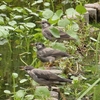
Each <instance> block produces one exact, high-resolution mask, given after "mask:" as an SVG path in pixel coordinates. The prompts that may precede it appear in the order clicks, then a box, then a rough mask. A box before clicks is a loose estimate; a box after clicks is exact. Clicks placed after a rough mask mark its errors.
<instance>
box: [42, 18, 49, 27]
mask: <svg viewBox="0 0 100 100" xmlns="http://www.w3.org/2000/svg"><path fill="white" fill-rule="evenodd" d="M41 25H42V28H47V27H49V26H50V23H48V22H47V21H45V20H44V21H42V22H41Z"/></svg>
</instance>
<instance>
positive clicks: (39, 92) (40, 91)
mask: <svg viewBox="0 0 100 100" xmlns="http://www.w3.org/2000/svg"><path fill="white" fill-rule="evenodd" d="M34 96H35V98H36V99H41V98H46V97H50V91H49V90H48V88H47V87H44V86H39V87H37V88H36V90H35V93H34Z"/></svg>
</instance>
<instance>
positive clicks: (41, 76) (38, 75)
mask: <svg viewBox="0 0 100 100" xmlns="http://www.w3.org/2000/svg"><path fill="white" fill-rule="evenodd" d="M22 70H25V71H26V73H27V74H28V75H29V76H30V77H31V78H32V79H33V80H34V81H35V82H37V83H38V84H40V85H42V86H48V87H49V89H51V86H55V85H61V84H63V83H67V82H69V83H72V80H70V79H66V78H62V77H60V76H58V75H57V74H54V73H52V72H50V71H49V70H42V69H35V68H34V67H33V66H23V67H22Z"/></svg>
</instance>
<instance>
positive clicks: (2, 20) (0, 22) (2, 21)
mask: <svg viewBox="0 0 100 100" xmlns="http://www.w3.org/2000/svg"><path fill="white" fill-rule="evenodd" d="M2 24H4V19H3V17H1V16H0V25H2Z"/></svg>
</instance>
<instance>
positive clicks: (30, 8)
mask: <svg viewBox="0 0 100 100" xmlns="http://www.w3.org/2000/svg"><path fill="white" fill-rule="evenodd" d="M85 3H87V1H86V0H85V1H84V0H74V1H73V0H69V1H68V2H67V0H58V1H56V0H45V1H43V0H35V1H34V0H33V1H32V0H20V1H18V0H3V1H0V12H1V13H0V45H1V46H4V47H7V45H8V46H9V50H10V53H11V54H13V53H14V51H13V49H15V50H21V51H20V52H19V54H18V55H17V57H18V59H20V60H21V64H20V65H22V64H25V65H32V66H35V67H36V68H37V67H40V66H45V65H44V64H42V63H41V62H40V61H39V60H38V59H37V56H36V48H35V47H31V46H30V44H31V43H35V42H43V43H44V44H45V45H47V46H50V47H53V48H55V49H60V50H62V51H67V52H68V53H70V54H71V55H72V56H73V58H72V59H67V60H64V61H63V60H61V61H60V62H59V66H60V69H63V68H64V67H65V66H67V67H65V70H64V72H65V74H67V76H68V77H70V76H71V78H72V79H73V84H68V85H65V86H62V87H60V88H61V92H62V93H63V94H64V96H65V98H67V99H68V100H72V99H73V100H74V99H77V100H80V99H85V98H89V99H91V100H98V98H100V96H99V95H98V94H99V91H98V90H97V88H99V87H100V84H99V81H100V78H99V76H100V74H99V73H100V72H99V71H100V70H99V69H100V68H99V65H100V61H99V60H100V59H99V52H100V50H99V47H100V42H99V41H100V33H98V32H96V31H95V30H96V29H95V28H93V27H92V26H91V25H89V24H86V23H85V20H84V13H85V12H86V9H85V8H84V6H82V5H83V4H85ZM69 5H70V8H69ZM44 19H45V20H48V21H49V22H50V24H51V25H52V28H51V29H50V31H51V33H52V34H53V36H54V37H57V38H59V31H58V30H57V29H56V28H55V26H58V27H59V28H61V30H63V31H65V32H67V33H68V34H69V35H70V36H71V37H73V38H75V39H76V41H64V42H62V43H59V42H56V41H55V42H50V41H48V40H46V39H45V38H44V36H43V35H42V34H41V26H40V25H39V24H38V23H37V21H39V20H44ZM91 27H92V29H94V32H91ZM97 30H98V29H97ZM10 53H9V54H10ZM26 58H27V59H26ZM16 59H17V58H16ZM18 59H17V60H16V62H14V63H17V61H18ZM29 59H31V61H30V62H28V60H29ZM2 60H3V58H2V53H0V61H2ZM7 60H8V59H7ZM8 61H9V60H8ZM8 63H9V62H8ZM8 63H7V64H8ZM6 66H7V65H6ZM7 67H8V66H7ZM8 69H9V68H8ZM13 69H14V70H15V71H16V69H18V70H19V68H14V66H13V65H12V70H11V72H10V73H12V76H11V77H9V76H8V79H9V80H10V79H11V82H12V84H13V87H12V89H11V87H10V88H9V89H8V87H7V88H5V89H4V93H5V94H6V98H7V99H8V98H10V97H11V98H13V99H14V100H33V99H34V98H38V99H40V98H43V99H44V98H45V99H46V98H47V96H50V93H49V91H48V89H47V88H41V89H40V88H39V89H36V90H35V86H36V85H37V84H36V83H34V82H33V81H32V80H31V79H30V78H29V77H28V76H27V78H20V77H21V74H22V73H21V72H19V73H18V74H17V73H13ZM1 73H2V71H0V74H1ZM69 73H70V74H69ZM3 74H4V77H3V78H5V76H6V77H7V75H6V72H4V73H3ZM1 77H2V75H1ZM8 79H7V82H8V84H9V80H8ZM4 82H5V81H4ZM29 83H30V84H31V85H32V86H33V87H32V86H31V88H32V89H31V88H28V87H29V86H30V84H29ZM3 84H6V83H3ZM0 88H1V87H0ZM41 91H42V92H41ZM40 94H41V95H40ZM44 94H45V95H44ZM62 98H63V96H62ZM4 99H5V98H4Z"/></svg>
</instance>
